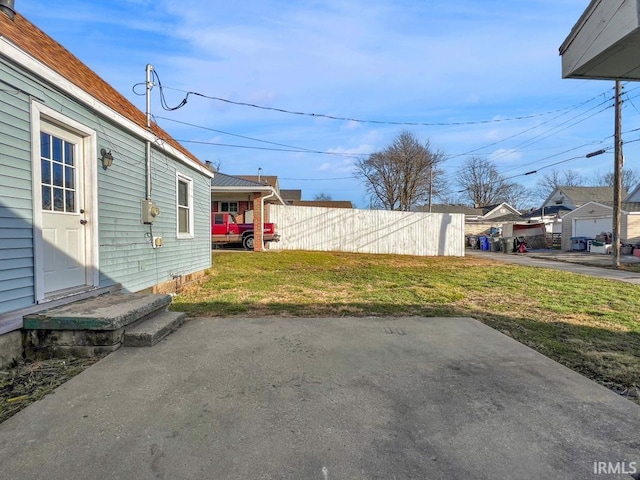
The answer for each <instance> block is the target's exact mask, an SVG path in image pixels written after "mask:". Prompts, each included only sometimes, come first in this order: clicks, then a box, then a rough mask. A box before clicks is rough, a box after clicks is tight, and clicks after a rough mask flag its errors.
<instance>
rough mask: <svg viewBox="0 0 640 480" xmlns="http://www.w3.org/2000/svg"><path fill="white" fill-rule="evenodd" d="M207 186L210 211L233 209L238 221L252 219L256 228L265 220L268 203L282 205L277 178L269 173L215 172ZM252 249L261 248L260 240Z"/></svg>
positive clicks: (230, 211)
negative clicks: (267, 175) (239, 173)
mask: <svg viewBox="0 0 640 480" xmlns="http://www.w3.org/2000/svg"><path fill="white" fill-rule="evenodd" d="M258 180H260V181H258ZM210 190H211V192H210V195H211V212H212V214H213V213H233V214H234V215H235V216H236V219H237V221H238V223H253V224H254V225H255V227H254V231H256V232H261V231H262V227H261V225H262V223H263V222H269V208H268V205H269V204H271V203H277V204H280V205H285V202H284V200H283V199H282V197H281V196H280V191H279V189H278V178H277V177H273V176H269V177H257V176H251V175H244V176H234V175H227V174H224V173H220V172H217V173H216V174H215V176H214V177H213V178H212V179H211V187H210ZM254 249H256V250H261V249H262V242H260V241H256V242H255V244H254Z"/></svg>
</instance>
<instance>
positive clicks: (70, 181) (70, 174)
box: [64, 167, 76, 190]
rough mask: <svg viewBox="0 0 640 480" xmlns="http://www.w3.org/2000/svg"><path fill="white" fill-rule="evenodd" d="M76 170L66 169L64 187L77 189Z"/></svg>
mask: <svg viewBox="0 0 640 480" xmlns="http://www.w3.org/2000/svg"><path fill="white" fill-rule="evenodd" d="M74 173H75V169H74V168H73V167H64V186H65V188H70V189H72V190H74V189H75V188H76V178H75V175H74Z"/></svg>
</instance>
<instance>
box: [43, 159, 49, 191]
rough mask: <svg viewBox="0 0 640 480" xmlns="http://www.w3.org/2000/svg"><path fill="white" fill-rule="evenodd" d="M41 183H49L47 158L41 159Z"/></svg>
mask: <svg viewBox="0 0 640 480" xmlns="http://www.w3.org/2000/svg"><path fill="white" fill-rule="evenodd" d="M41 163H42V167H41V168H42V183H46V184H47V185H51V162H50V161H49V160H45V159H42V162H41Z"/></svg>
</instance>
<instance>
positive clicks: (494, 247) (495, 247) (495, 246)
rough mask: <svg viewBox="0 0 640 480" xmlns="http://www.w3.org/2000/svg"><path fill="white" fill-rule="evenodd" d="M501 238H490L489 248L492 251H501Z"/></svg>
mask: <svg viewBox="0 0 640 480" xmlns="http://www.w3.org/2000/svg"><path fill="white" fill-rule="evenodd" d="M500 243H501V242H500V239H499V238H491V239H489V249H490V250H491V251H492V252H499V251H500V250H501V245H500Z"/></svg>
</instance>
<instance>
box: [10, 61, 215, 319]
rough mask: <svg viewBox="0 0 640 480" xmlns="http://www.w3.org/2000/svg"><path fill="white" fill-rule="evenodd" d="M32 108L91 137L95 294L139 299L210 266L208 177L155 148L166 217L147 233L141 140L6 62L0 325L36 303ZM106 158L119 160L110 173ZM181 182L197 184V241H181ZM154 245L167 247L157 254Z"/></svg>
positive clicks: (155, 194) (155, 188)
mask: <svg viewBox="0 0 640 480" xmlns="http://www.w3.org/2000/svg"><path fill="white" fill-rule="evenodd" d="M89 93H90V92H89ZM33 102H35V104H42V105H45V106H46V107H47V108H48V109H51V110H52V111H55V112H57V114H59V115H60V116H62V117H64V118H68V119H70V120H72V121H74V122H78V123H79V124H82V125H83V126H86V128H87V129H90V130H92V131H94V132H95V137H96V141H95V143H96V147H97V148H96V150H97V151H95V152H91V154H90V155H88V156H87V157H88V158H89V161H92V162H95V164H96V167H95V169H94V170H95V171H97V190H98V191H97V210H98V228H97V237H98V238H97V244H98V268H99V285H98V286H100V287H102V286H109V285H113V284H116V283H119V284H122V287H123V289H124V290H125V291H128V292H135V291H140V290H143V289H145V288H148V287H151V286H153V285H156V284H159V283H162V282H164V281H167V280H171V279H172V277H174V276H178V275H185V274H189V273H194V272H198V271H201V270H204V269H206V268H208V267H210V266H211V251H210V203H209V198H210V176H209V175H207V174H206V173H203V169H202V168H194V167H193V165H190V164H189V162H184V161H181V159H180V158H178V157H174V156H173V155H171V154H170V153H168V152H166V151H164V150H163V149H162V148H161V147H159V146H158V145H154V148H153V151H152V160H151V165H152V168H151V178H152V185H151V199H152V200H153V201H154V202H155V203H156V204H157V205H158V207H159V208H160V214H159V216H158V217H156V220H155V222H154V223H153V225H152V226H149V225H145V224H142V223H141V208H140V201H141V199H143V198H145V193H146V173H145V140H144V139H143V138H141V137H140V136H138V135H137V134H136V133H133V132H131V131H127V130H126V129H125V128H123V127H122V126H121V125H119V124H118V122H115V121H113V120H112V119H110V118H107V117H106V116H104V115H102V114H99V113H98V112H97V111H96V110H95V109H93V108H91V107H90V106H87V105H84V104H83V103H81V102H80V101H78V100H76V99H74V98H71V97H70V96H68V95H67V94H65V93H64V92H62V91H61V89H59V88H57V87H56V86H54V85H51V84H49V83H48V82H47V81H46V80H45V79H43V78H40V77H38V76H36V75H34V74H32V73H30V72H28V71H26V70H25V69H23V68H22V67H21V66H20V65H17V64H15V63H14V62H13V61H12V60H11V59H9V58H6V57H4V56H2V55H0V315H1V314H3V313H6V312H11V311H13V310H17V309H21V308H25V307H29V306H32V305H33V304H34V303H35V289H36V286H35V282H36V275H35V273H34V265H35V263H34V242H35V237H34V229H33V223H34V222H33V218H34V212H33V208H34V204H33V194H32V190H33V183H32V151H33V150H34V149H39V145H33V141H32V138H34V137H33V136H32V124H31V118H32V116H31V115H32V106H33V105H34V103H33ZM36 133H37V132H36ZM101 148H105V149H107V150H110V151H111V152H112V155H113V158H114V162H113V166H112V167H110V168H109V169H107V170H105V169H103V168H102V166H101V164H100V160H99V153H98V152H99V151H100V149H101ZM176 174H181V175H184V176H185V177H187V178H188V179H191V180H192V186H193V205H192V208H193V211H194V215H193V220H194V221H193V233H194V235H193V238H188V239H178V238H177V207H176V201H177V200H176ZM89 221H91V220H89ZM152 236H155V237H162V238H163V240H164V245H163V246H162V247H161V248H158V249H154V248H151V237H152Z"/></svg>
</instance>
